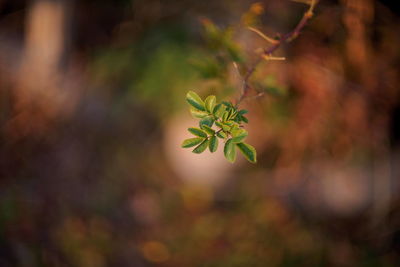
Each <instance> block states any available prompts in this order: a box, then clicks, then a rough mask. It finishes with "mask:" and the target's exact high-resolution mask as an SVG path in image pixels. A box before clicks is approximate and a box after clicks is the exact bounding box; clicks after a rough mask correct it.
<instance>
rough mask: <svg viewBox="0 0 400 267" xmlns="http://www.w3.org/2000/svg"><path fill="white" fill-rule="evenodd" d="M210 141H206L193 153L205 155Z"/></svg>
mask: <svg viewBox="0 0 400 267" xmlns="http://www.w3.org/2000/svg"><path fill="white" fill-rule="evenodd" d="M208 142H209V141H208V139H205V140H204V141H203V142H202V143H201V144H200V145H198V146H197V147H196V148H195V149H193V151H192V152H193V153H196V154H200V153H203V152H204V150H206V149H207V147H208Z"/></svg>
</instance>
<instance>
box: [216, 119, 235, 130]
mask: <svg viewBox="0 0 400 267" xmlns="http://www.w3.org/2000/svg"><path fill="white" fill-rule="evenodd" d="M215 125H217V126H218V127H219V128H222V130H224V131H226V132H228V131H229V130H230V129H231V127H230V126H228V125H225V124H223V123H221V122H219V121H216V122H215Z"/></svg>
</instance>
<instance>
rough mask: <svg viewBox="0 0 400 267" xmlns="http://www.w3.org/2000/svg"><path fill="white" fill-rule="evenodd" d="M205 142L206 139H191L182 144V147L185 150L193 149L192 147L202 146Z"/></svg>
mask: <svg viewBox="0 0 400 267" xmlns="http://www.w3.org/2000/svg"><path fill="white" fill-rule="evenodd" d="M203 140H204V138H201V137H195V138H189V139H186V140H184V141H183V142H182V145H181V147H183V148H188V147H192V146H195V145H198V144H200V143H201V142H203Z"/></svg>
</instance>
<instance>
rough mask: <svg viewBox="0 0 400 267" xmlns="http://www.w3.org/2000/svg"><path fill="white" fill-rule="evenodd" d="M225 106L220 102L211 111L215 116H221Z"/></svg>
mask: <svg viewBox="0 0 400 267" xmlns="http://www.w3.org/2000/svg"><path fill="white" fill-rule="evenodd" d="M224 111H225V107H224V106H223V105H222V104H218V105H216V106H215V107H214V110H213V113H214V116H215V117H217V118H221V116H222V114H224Z"/></svg>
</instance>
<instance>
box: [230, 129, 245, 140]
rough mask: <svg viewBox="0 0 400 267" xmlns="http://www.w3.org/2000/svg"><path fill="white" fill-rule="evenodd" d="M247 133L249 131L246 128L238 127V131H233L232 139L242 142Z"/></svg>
mask: <svg viewBox="0 0 400 267" xmlns="http://www.w3.org/2000/svg"><path fill="white" fill-rule="evenodd" d="M247 135H248V133H247V131H246V130H245V129H238V130H236V131H232V136H233V138H232V140H233V142H235V143H240V142H242V141H243V140H244V139H245V138H246V137H247Z"/></svg>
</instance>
